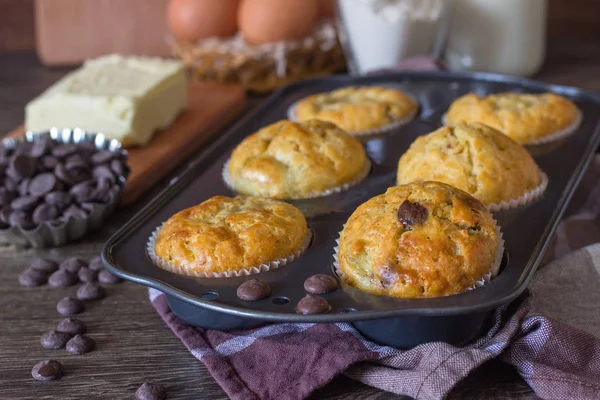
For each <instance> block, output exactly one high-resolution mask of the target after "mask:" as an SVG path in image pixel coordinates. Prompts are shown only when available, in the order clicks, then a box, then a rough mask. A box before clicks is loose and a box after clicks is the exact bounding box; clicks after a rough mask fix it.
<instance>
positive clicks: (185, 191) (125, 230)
mask: <svg viewBox="0 0 600 400" xmlns="http://www.w3.org/2000/svg"><path fill="white" fill-rule="evenodd" d="M349 85H393V86H396V87H399V88H401V89H402V90H404V91H406V92H407V93H409V94H411V95H412V96H414V97H415V98H417V99H418V100H419V102H420V112H419V114H418V116H417V117H416V118H415V119H414V121H412V122H411V123H409V124H407V125H405V126H403V127H401V128H399V129H397V130H395V131H392V132H391V133H388V134H386V135H385V136H381V137H376V138H373V139H371V140H366V141H364V145H365V148H366V150H367V153H368V156H369V157H370V159H371V160H372V162H373V168H372V171H371V174H370V175H369V176H368V177H367V179H366V180H365V181H364V182H363V183H361V184H359V185H357V186H356V187H354V188H352V189H350V190H348V191H346V192H343V193H339V194H335V195H331V196H328V197H322V198H316V199H310V200H302V201H291V203H292V204H294V205H296V206H298V207H299V208H301V209H302V210H303V211H305V212H306V213H307V214H308V215H314V216H313V217H310V218H308V223H309V225H310V228H311V229H312V230H313V233H314V238H313V243H312V244H311V246H310V247H309V249H308V250H307V252H306V253H305V254H304V255H303V256H302V257H300V258H299V259H298V260H297V261H294V262H293V263H291V264H289V265H287V266H285V267H283V268H280V269H278V270H275V271H270V272H266V273H262V274H260V275H258V276H257V275H254V276H252V277H258V278H260V279H262V280H264V281H266V282H268V283H269V284H270V285H271V287H272V295H271V297H268V298H266V299H264V300H261V301H257V302H245V301H242V300H240V299H238V298H237V297H236V288H237V287H238V286H239V285H240V284H241V283H242V282H244V281H246V280H248V279H250V277H238V278H222V279H207V278H206V279H199V278H190V277H185V276H179V275H175V274H172V273H169V272H167V271H164V270H161V269H159V268H157V267H155V266H154V265H153V264H152V263H151V262H150V259H149V258H148V256H147V255H146V252H145V246H146V242H147V240H148V237H149V236H150V234H151V233H152V231H153V230H154V229H155V228H156V227H157V226H159V225H160V224H161V223H162V222H164V221H165V220H167V219H168V218H169V217H170V216H172V215H173V214H175V213H176V212H178V211H180V210H182V209H184V208H187V207H191V206H193V205H196V204H199V203H201V202H202V201H204V200H206V199H208V198H210V197H212V196H215V195H227V196H231V195H233V193H232V192H231V191H230V190H229V189H227V188H226V186H225V185H224V184H223V182H222V179H221V169H222V167H223V164H224V163H225V161H226V160H227V158H228V157H229V156H230V154H231V151H232V150H233V148H234V147H235V146H236V145H237V144H238V143H239V142H240V141H241V140H242V139H243V138H244V137H246V136H247V135H249V134H252V133H254V132H255V131H257V130H258V129H259V128H261V127H264V126H265V125H268V124H270V123H272V122H275V121H277V120H280V119H283V118H285V115H286V110H287V108H288V107H289V106H290V105H291V104H293V103H294V102H295V101H297V100H298V99H300V98H302V97H305V96H307V95H310V94H314V93H318V92H322V91H329V90H333V89H336V88H339V87H343V86H349ZM470 91H473V92H476V93H478V94H488V93H495V92H502V91H517V92H534V93H537V92H544V91H553V92H556V93H559V94H561V95H563V96H566V97H568V98H570V99H572V100H573V101H575V102H576V103H577V105H578V106H579V108H580V109H581V111H582V112H583V122H582V124H581V126H580V127H579V129H578V130H577V131H576V132H575V133H574V134H573V135H572V136H569V137H568V138H566V139H565V140H563V141H561V142H559V143H552V144H550V145H546V146H539V147H535V148H530V151H531V152H532V154H534V156H535V159H536V161H537V162H538V164H539V165H540V167H541V168H542V169H543V170H544V171H545V172H546V174H548V177H549V180H550V183H549V185H548V189H547V190H546V192H545V193H544V195H543V196H542V198H541V199H539V200H537V201H536V202H534V203H533V204H530V205H528V206H526V207H522V208H519V209H516V210H511V211H507V212H503V213H498V214H495V218H496V219H497V220H498V222H499V224H500V226H501V227H502V231H503V233H504V239H505V241H506V243H505V250H506V251H505V254H504V260H503V266H502V269H501V273H500V274H499V276H498V277H497V278H496V279H494V280H492V281H491V282H490V283H489V284H487V285H486V286H485V287H482V288H479V289H475V290H472V291H469V292H466V293H462V294H458V295H453V296H447V297H440V298H432V299H393V298H387V297H379V296H373V295H370V294H366V293H363V292H360V291H358V290H356V289H354V288H352V287H349V286H348V285H346V284H343V283H342V284H341V286H340V288H339V289H338V290H337V291H335V292H333V293H329V294H325V295H323V297H324V298H325V299H327V301H328V302H329V303H330V305H331V307H332V311H331V313H329V314H321V315H299V314H297V313H296V312H295V310H294V307H295V305H296V303H297V302H298V301H299V300H300V299H301V298H302V297H303V296H304V295H305V292H304V290H303V283H304V280H305V279H306V278H308V277H309V276H311V275H313V274H316V273H326V274H333V269H332V263H333V258H332V255H333V252H334V250H333V248H334V247H335V245H336V243H335V240H336V239H337V238H338V232H339V231H340V230H341V229H342V226H343V224H344V222H345V221H346V220H347V219H348V217H349V216H350V214H351V213H352V212H353V211H354V210H355V209H356V207H357V206H358V205H360V204H362V203H363V202H365V201H367V200H368V199H369V198H371V197H373V196H375V195H378V194H380V193H383V192H385V190H386V189H387V188H388V187H389V186H393V185H394V183H395V173H396V165H397V161H398V158H399V157H400V156H401V155H402V154H403V153H404V152H405V151H406V149H407V148H408V146H409V145H410V143H411V142H412V141H413V140H414V139H415V138H416V137H417V136H419V135H423V134H426V133H428V132H431V131H433V130H435V129H437V128H438V127H439V126H440V125H441V122H440V119H441V116H442V115H443V113H444V112H445V111H446V109H447V108H448V106H449V104H450V103H451V102H452V101H453V100H454V99H455V98H457V97H458V96H460V95H463V94H465V93H467V92H470ZM599 118H600V96H598V95H596V94H594V93H590V92H585V91H583V90H580V89H576V88H569V87H562V86H555V85H548V84H544V83H540V82H535V81H531V80H527V79H520V78H513V77H507V76H502V75H495V74H485V73H474V74H466V73H460V74H459V73H441V72H422V73H417V72H414V73H412V72H411V73H387V74H383V75H376V76H366V77H351V76H335V77H328V78H322V79H314V80H309V81H304V82H299V83H296V84H293V85H291V86H288V87H286V88H284V89H283V90H281V91H279V92H277V93H275V94H274V95H272V96H271V97H270V98H269V99H268V100H267V101H265V103H264V104H263V105H262V106H261V107H260V108H259V109H258V110H256V111H255V112H254V113H252V114H251V115H249V116H247V117H246V118H244V119H243V120H241V121H240V122H239V123H238V124H237V125H236V126H235V127H234V128H232V129H231V130H230V131H229V132H227V133H225V134H224V135H223V136H221V137H220V139H219V140H218V141H216V142H215V143H213V144H212V146H210V147H209V148H207V149H205V150H204V151H203V152H202V153H201V154H199V155H198V157H197V159H196V160H195V161H194V162H192V163H191V165H190V167H189V168H188V169H187V170H186V171H184V172H183V173H182V174H181V175H180V176H179V177H178V178H176V179H174V180H173V181H172V182H171V184H170V185H169V187H167V188H166V189H165V190H164V191H163V192H162V193H161V194H160V195H158V196H157V197H156V198H155V199H154V200H153V201H151V202H150V203H149V204H148V205H147V206H146V207H145V208H144V209H143V210H142V211H140V212H139V213H138V214H137V215H136V216H135V217H134V218H133V219H132V220H131V221H129V222H128V223H127V224H125V225H124V226H123V227H122V228H121V229H120V230H119V231H118V232H117V233H116V234H115V235H114V236H113V237H111V238H110V240H109V241H108V242H107V243H106V245H105V247H104V249H103V252H102V257H103V260H104V262H105V264H106V266H107V268H108V269H109V270H110V271H111V272H113V273H115V274H116V275H118V276H120V277H122V278H124V279H128V280H130V281H133V282H136V283H140V284H142V285H146V286H150V287H153V288H156V289H158V290H161V291H162V292H164V293H165V294H166V295H167V298H168V301H169V304H170V306H171V308H172V310H173V312H175V313H176V314H177V315H178V316H179V317H180V318H182V319H183V320H185V321H187V322H188V323H190V324H192V325H195V326H200V327H204V328H210V329H222V330H227V329H237V328H245V327H254V326H259V325H261V324H265V323H268V322H329V323H336V322H350V323H352V324H354V326H356V328H357V329H358V330H359V331H361V332H362V333H363V334H364V335H365V336H366V337H368V338H370V339H372V340H374V341H377V342H379V343H383V344H387V345H391V346H396V347H401V348H405V347H410V346H414V345H416V344H419V343H423V342H429V341H438V340H440V341H446V342H449V343H452V344H457V345H458V344H462V343H465V342H468V341H470V340H472V339H473V338H475V337H476V336H477V335H478V333H479V332H481V330H482V329H484V328H485V327H486V324H487V322H488V320H489V316H490V315H491V313H492V311H493V310H494V309H495V308H496V307H498V306H500V305H502V304H505V303H507V302H509V301H511V300H513V299H515V298H516V297H517V296H519V294H521V293H522V292H523V291H524V290H525V288H526V287H527V285H528V283H529V282H530V280H531V278H532V276H533V273H534V271H535V270H536V267H537V266H538V264H539V263H540V260H541V256H542V255H543V252H544V249H545V248H546V247H547V245H548V243H549V241H550V238H551V236H552V233H553V232H554V230H555V228H556V226H557V224H558V222H559V220H560V217H561V216H562V214H563V212H564V210H565V208H566V206H567V203H568V202H569V199H570V198H571V196H572V194H573V191H574V189H575V187H576V186H577V184H578V182H579V181H580V179H581V176H582V174H583V172H584V170H585V168H586V167H587V165H588V164H589V162H590V160H591V158H592V156H593V154H594V152H595V149H596V148H597V147H598V144H599V143H600V125H599Z"/></svg>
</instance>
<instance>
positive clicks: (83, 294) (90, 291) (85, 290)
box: [77, 283, 106, 300]
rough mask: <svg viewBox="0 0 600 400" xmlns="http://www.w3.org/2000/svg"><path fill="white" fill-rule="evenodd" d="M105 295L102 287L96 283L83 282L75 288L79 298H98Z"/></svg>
mask: <svg viewBox="0 0 600 400" xmlns="http://www.w3.org/2000/svg"><path fill="white" fill-rule="evenodd" d="M105 295H106V291H105V290H104V288H103V287H102V286H100V285H98V284H96V283H85V284H83V285H81V286H79V288H78V289H77V298H78V299H79V300H100V299H103V298H104V296H105Z"/></svg>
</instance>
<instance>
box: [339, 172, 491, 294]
mask: <svg viewBox="0 0 600 400" xmlns="http://www.w3.org/2000/svg"><path fill="white" fill-rule="evenodd" d="M498 250H499V238H498V231H497V229H496V224H495V222H494V219H493V218H492V215H491V214H490V213H489V212H488V211H487V210H486V208H485V206H484V205H483V204H481V202H479V201H478V200H476V199H475V198H473V197H472V196H471V195H469V194H468V193H466V192H463V191H462V190H460V189H457V188H455V187H452V186H450V185H446V184H444V183H440V182H419V183H410V184H407V185H401V186H395V187H391V188H389V189H388V190H387V191H386V192H385V193H384V194H381V195H379V196H375V197H373V198H372V199H370V200H368V201H367V202H366V203H363V204H362V205H361V206H360V207H358V208H357V209H356V211H354V213H353V214H352V215H351V216H350V218H349V219H348V221H347V222H346V225H345V226H344V229H343V231H342V233H341V235H340V241H339V250H338V270H339V272H340V273H341V274H342V278H343V279H344V281H345V282H347V283H348V284H350V285H351V286H353V287H355V288H356V289H358V290H361V291H364V292H367V293H371V294H375V295H379V296H390V297H400V298H413V297H438V296H447V295H451V294H457V293H462V292H464V291H466V290H467V289H468V288H471V287H473V285H474V284H475V282H477V281H479V280H481V279H482V277H483V276H484V275H486V274H488V273H490V272H491V274H492V275H495V274H496V273H497V266H496V264H498V263H497V262H496V260H497V252H498Z"/></svg>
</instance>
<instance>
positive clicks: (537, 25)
mask: <svg viewBox="0 0 600 400" xmlns="http://www.w3.org/2000/svg"><path fill="white" fill-rule="evenodd" d="M546 9H547V0H454V2H453V8H452V22H451V24H450V32H449V36H448V47H447V49H446V61H447V63H448V66H449V68H450V69H452V70H470V71H486V72H497V73H501V74H510V75H520V76H530V75H533V74H535V73H536V72H537V71H538V70H539V69H540V67H541V66H542V63H543V61H544V57H545V46H546Z"/></svg>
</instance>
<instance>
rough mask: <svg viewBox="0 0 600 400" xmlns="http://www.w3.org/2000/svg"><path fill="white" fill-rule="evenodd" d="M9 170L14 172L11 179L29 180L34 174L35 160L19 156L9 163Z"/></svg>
mask: <svg viewBox="0 0 600 400" xmlns="http://www.w3.org/2000/svg"><path fill="white" fill-rule="evenodd" d="M9 165H10V167H9V170H11V171H12V172H14V175H13V177H17V178H21V179H22V178H31V177H32V176H33V175H34V174H35V170H36V160H35V158H32V157H29V156H26V155H23V154H19V155H16V156H14V157H13V158H12V160H11V161H10V164H9Z"/></svg>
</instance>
